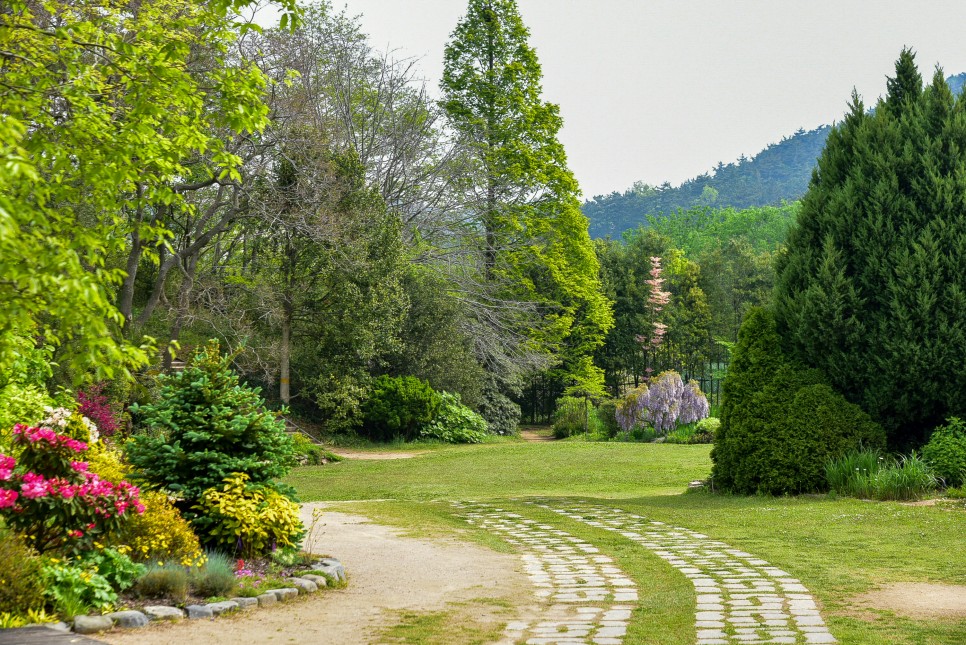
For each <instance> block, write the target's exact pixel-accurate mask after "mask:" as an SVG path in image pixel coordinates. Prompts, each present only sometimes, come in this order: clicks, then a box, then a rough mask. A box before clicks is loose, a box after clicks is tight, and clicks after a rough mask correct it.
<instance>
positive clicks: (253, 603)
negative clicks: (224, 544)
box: [65, 558, 347, 634]
mask: <svg viewBox="0 0 966 645" xmlns="http://www.w3.org/2000/svg"><path fill="white" fill-rule="evenodd" d="M306 571H322V572H324V573H325V574H326V575H327V576H331V577H332V578H333V579H335V580H338V581H339V582H342V583H344V582H346V580H347V578H346V572H345V567H344V566H343V565H342V563H341V562H339V561H338V560H336V559H335V558H322V559H320V560H319V561H318V562H316V563H315V565H314V566H311V567H307V568H306ZM285 581H286V582H287V583H288V584H290V585H291V587H284V588H281V589H269V590H267V591H266V592H265V593H263V594H261V595H259V596H256V597H254V598H242V597H239V598H232V599H230V600H223V601H220V602H211V603H206V604H203V605H188V606H186V607H185V608H184V609H180V608H178V607H172V606H170V605H148V606H146V607H144V611H137V610H134V609H128V610H124V611H115V612H112V613H110V614H104V615H102V616H75V617H74V621H73V624H72V625H71V629H72V631H73V632H74V633H77V634H98V633H100V632H105V631H107V630H109V629H113V628H121V629H140V628H142V627H145V626H147V625H149V624H151V623H153V622H159V621H163V620H169V621H180V620H183V619H185V618H187V619H189V620H200V619H204V618H207V619H208V620H214V619H215V618H216V617H218V616H226V615H228V614H232V613H235V612H238V611H241V610H244V609H252V608H254V607H271V606H272V605H275V604H277V603H279V602H288V601H290V600H293V599H294V598H297V597H298V596H299V595H306V594H313V593H315V592H317V591H318V590H319V589H321V588H323V587H326V586H328V580H327V579H326V578H325V577H324V576H319V575H315V574H311V573H309V574H305V575H304V576H301V575H297V574H296V576H294V577H291V578H286V579H285ZM65 627H66V625H65Z"/></svg>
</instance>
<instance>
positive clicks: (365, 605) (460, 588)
mask: <svg viewBox="0 0 966 645" xmlns="http://www.w3.org/2000/svg"><path fill="white" fill-rule="evenodd" d="M316 506H319V505H313V504H307V505H305V506H304V507H303V520H304V521H305V522H306V525H307V526H309V525H310V524H311V521H312V520H311V516H312V509H313V508H314V507H316ZM321 522H323V523H324V525H321V526H317V527H316V529H315V531H314V535H313V543H312V545H311V550H312V552H314V553H319V554H328V555H332V556H333V557H336V558H338V559H339V560H341V561H342V563H343V564H344V565H345V567H346V570H347V571H348V574H349V586H348V587H346V588H345V589H332V590H327V591H323V592H320V593H318V594H315V595H312V596H308V597H305V598H300V599H299V600H297V601H294V602H292V603H291V604H288V605H280V606H275V607H273V608H270V609H255V610H252V611H251V612H250V613H241V614H238V615H236V616H234V617H230V618H218V619H217V620H212V621H190V622H189V621H182V622H181V623H178V624H173V625H159V626H152V627H148V628H144V629H139V630H131V631H126V632H114V633H110V634H100V635H98V636H97V638H98V639H100V640H104V641H106V642H109V643H115V644H117V645H128V644H131V645H133V644H137V645H162V644H170V643H178V645H211V644H212V643H253V644H254V643H372V642H385V640H382V639H381V637H380V635H381V634H385V632H386V630H388V629H391V628H393V627H394V626H396V625H399V624H400V623H401V622H406V617H407V616H411V615H412V614H413V613H414V612H416V613H420V614H422V613H431V612H452V611H453V610H454V609H457V613H458V608H459V607H460V605H461V604H465V603H470V604H475V603H477V602H480V601H481V600H484V602H487V603H496V604H497V605H498V606H499V605H504V606H508V607H516V606H518V605H519V604H522V603H525V602H526V599H527V598H528V597H532V591H531V589H530V585H529V582H528V580H527V578H526V576H525V575H524V574H523V572H522V571H521V570H520V569H521V564H520V560H519V559H518V558H516V557H514V556H511V555H506V554H500V553H496V552H494V551H489V550H487V549H484V548H482V547H479V546H476V545H474V544H468V543H465V542H458V541H456V540H427V539H416V538H408V537H403V536H401V535H400V533H399V532H398V531H397V530H395V529H393V528H390V527H386V526H381V525H378V524H372V523H370V522H369V521H368V520H367V519H366V518H365V517H361V516H357V515H349V514H345V513H336V512H326V513H324V514H323V516H322V519H321ZM306 546H307V547H308V546H309V545H306ZM531 602H532V601H531ZM464 606H465V605H464ZM501 613H502V612H501ZM507 613H509V614H511V615H510V616H509V617H507V616H506V615H500V616H493V618H492V620H493V621H495V622H496V623H499V624H497V625H493V627H495V628H499V629H502V627H501V625H502V623H505V622H507V620H512V619H513V618H514V616H515V613H516V612H515V611H514V612H507Z"/></svg>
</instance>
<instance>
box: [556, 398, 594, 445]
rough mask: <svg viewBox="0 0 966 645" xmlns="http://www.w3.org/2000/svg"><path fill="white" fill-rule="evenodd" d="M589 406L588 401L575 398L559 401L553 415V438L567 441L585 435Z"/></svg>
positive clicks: (560, 399)
mask: <svg viewBox="0 0 966 645" xmlns="http://www.w3.org/2000/svg"><path fill="white" fill-rule="evenodd" d="M589 405H590V404H589V403H588V402H587V401H586V400H584V399H581V398H577V397H574V396H562V397H560V398H559V399H557V408H556V410H554V413H553V436H554V437H556V438H557V439H566V438H567V437H570V436H573V435H576V434H581V433H583V432H584V431H585V429H586V425H587V422H588V421H587V417H588V414H589V410H588V407H589Z"/></svg>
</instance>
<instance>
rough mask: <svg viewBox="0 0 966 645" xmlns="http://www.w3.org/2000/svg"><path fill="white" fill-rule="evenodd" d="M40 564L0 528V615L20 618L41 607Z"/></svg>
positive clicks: (18, 539) (14, 536)
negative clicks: (18, 616)
mask: <svg viewBox="0 0 966 645" xmlns="http://www.w3.org/2000/svg"><path fill="white" fill-rule="evenodd" d="M41 570H42V562H41V559H40V557H38V555H37V552H36V551H34V550H33V549H31V548H30V547H28V546H27V545H26V544H25V543H24V541H23V539H22V538H21V537H20V536H18V535H17V534H15V533H13V532H12V531H10V530H9V529H7V528H6V527H3V526H0V613H9V614H14V615H22V614H25V613H26V612H28V611H30V610H39V609H42V608H43V606H44V594H43V577H42V572H41Z"/></svg>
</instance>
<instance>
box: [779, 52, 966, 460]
mask: <svg viewBox="0 0 966 645" xmlns="http://www.w3.org/2000/svg"><path fill="white" fill-rule="evenodd" d="M887 89H888V92H887V95H886V97H885V98H884V99H882V100H880V101H879V102H878V103H877V105H876V107H875V109H874V110H872V111H867V110H866V109H865V106H864V105H863V104H862V101H861V100H860V99H859V98H858V96H856V95H853V100H852V105H851V109H850V111H849V113H848V114H847V115H846V117H845V119H844V121H843V122H842V123H840V124H838V125H837V126H836V127H835V128H833V130H832V132H831V133H830V135H829V138H828V142H827V144H826V147H825V150H824V151H823V153H822V155H821V157H820V158H819V162H818V167H817V169H816V171H815V173H814V175H813V178H812V181H811V184H810V187H809V190H808V193H807V194H806V195H805V197H804V198H803V200H802V208H801V212H800V214H799V217H798V222H797V225H796V227H794V229H793V230H792V231H791V233H790V235H789V238H788V244H787V251H786V252H785V253H784V255H782V256H781V257H780V258H779V261H778V263H777V276H778V277H777V286H776V321H777V325H778V331H779V333H780V334H781V336H782V338H783V341H784V344H785V347H786V349H787V350H788V352H789V354H790V355H791V356H792V357H793V358H795V359H798V360H800V361H802V362H803V363H805V364H807V365H809V366H812V367H817V368H819V369H820V370H822V371H823V372H824V373H825V374H826V376H827V377H828V378H829V380H830V381H831V384H832V385H833V386H834V387H835V388H836V389H837V390H838V391H840V392H842V393H843V394H845V396H846V397H847V398H848V399H849V400H850V401H852V402H854V403H857V404H859V405H861V406H862V407H863V408H864V409H865V410H866V411H867V412H869V414H871V415H872V417H873V418H874V419H875V420H876V421H878V422H880V423H881V424H882V425H883V426H884V427H885V428H886V429H887V430H888V432H889V434H890V441H891V442H892V444H893V445H896V446H902V445H907V444H911V443H912V444H914V443H918V442H920V441H921V440H922V439H923V438H924V436H925V434H926V432H927V431H928V430H929V429H930V428H931V427H934V426H935V425H936V424H937V423H939V422H941V421H942V420H943V419H944V418H946V417H947V416H949V415H951V414H956V413H961V412H962V410H964V405H966V404H964V401H966V367H964V363H963V356H966V320H964V317H963V313H964V312H966V274H964V272H963V266H964V262H966V100H963V99H961V98H960V99H956V98H954V97H953V95H952V93H951V92H950V90H949V88H948V86H947V85H946V83H945V81H944V80H943V75H942V71H941V70H939V69H937V70H936V73H935V76H934V77H933V81H932V84H931V85H930V86H928V87H926V88H925V89H923V87H922V77H921V76H920V75H919V72H918V70H917V69H916V65H915V57H914V54H913V53H912V52H911V51H909V50H904V51H903V52H902V53H901V55H900V57H899V60H898V61H897V63H896V76H895V78H892V79H889V81H888V84H887Z"/></svg>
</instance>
